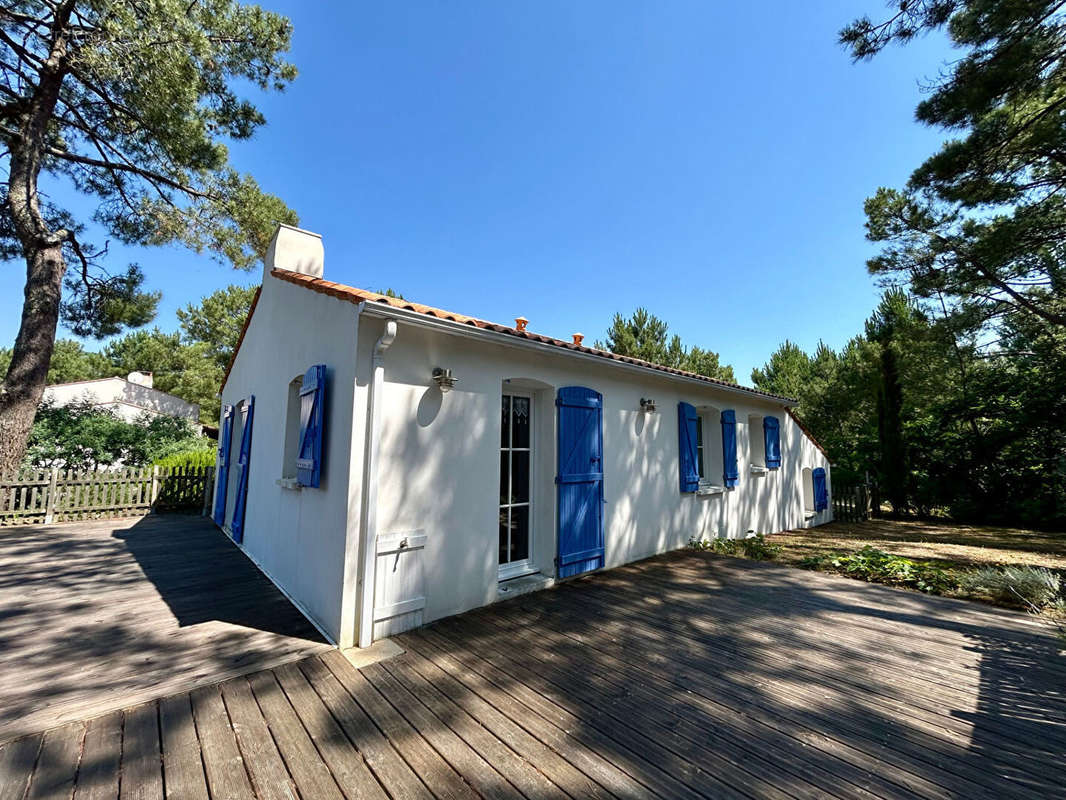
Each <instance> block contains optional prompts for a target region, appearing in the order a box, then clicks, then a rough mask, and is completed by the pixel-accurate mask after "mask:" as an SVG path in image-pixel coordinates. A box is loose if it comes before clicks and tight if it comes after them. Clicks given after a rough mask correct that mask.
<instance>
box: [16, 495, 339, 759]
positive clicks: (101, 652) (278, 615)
mask: <svg viewBox="0 0 1066 800" xmlns="http://www.w3.org/2000/svg"><path fill="white" fill-rule="evenodd" d="M325 649H328V644H327V643H326V642H325V641H324V640H323V639H322V637H321V635H320V634H319V633H318V632H317V631H316V630H315V629H314V627H313V626H312V625H311V624H310V623H309V622H308V621H307V620H306V619H305V618H304V617H303V616H302V615H301V614H300V612H299V611H298V610H297V609H296V608H295V607H294V606H293V605H292V604H291V603H290V602H289V601H288V600H287V599H286V598H285V596H284V595H283V594H282V593H281V592H280V591H278V590H277V588H275V587H274V586H273V584H271V583H270V581H269V580H268V579H267V578H266V577H265V576H264V575H263V574H262V573H261V572H260V571H259V570H258V569H257V568H256V567H255V565H254V564H252V562H251V561H249V560H248V559H247V558H246V557H245V556H244V554H243V553H241V552H240V550H239V549H238V548H237V547H236V546H234V544H233V543H232V542H231V541H229V539H227V538H226V536H225V535H224V534H223V533H221V532H220V531H219V530H217V529H216V528H215V526H214V525H213V524H212V523H211V522H210V521H209V520H206V519H203V518H201V517H188V516H156V517H145V518H143V519H138V520H111V521H108V522H85V523H70V524H63V525H54V526H29V527H25V528H4V529H0V742H3V741H5V740H7V739H11V738H14V737H16V736H19V735H21V734H24V733H33V732H35V731H40V730H44V729H47V728H52V727H55V726H57V725H59V724H61V723H64V722H68V721H77V720H84V719H86V718H91V717H94V716H97V715H101V714H104V713H105V712H108V711H112V710H117V709H121V708H125V707H129V706H132V705H134V704H137V703H140V702H147V701H149V700H152V699H156V698H158V697H160V696H164V695H167V694H176V693H178V692H181V691H186V690H189V689H191V688H194V687H196V686H201V685H207V684H211V683H216V682H218V681H220V680H223V679H225V678H228V677H232V676H235V675H241V674H244V673H246V672H250V671H254V670H257V669H263V668H265V667H269V666H274V665H276V664H280V663H283V662H285V661H290V660H293V659H298V658H300V657H303V656H306V655H309V654H310V653H313V652H321V651H323V650H325Z"/></svg>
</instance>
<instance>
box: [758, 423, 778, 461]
mask: <svg viewBox="0 0 1066 800" xmlns="http://www.w3.org/2000/svg"><path fill="white" fill-rule="evenodd" d="M762 428H763V438H764V439H765V440H766V466H767V467H768V468H769V469H777V468H778V467H780V466H781V423H780V422H779V421H778V419H777V417H763V418H762Z"/></svg>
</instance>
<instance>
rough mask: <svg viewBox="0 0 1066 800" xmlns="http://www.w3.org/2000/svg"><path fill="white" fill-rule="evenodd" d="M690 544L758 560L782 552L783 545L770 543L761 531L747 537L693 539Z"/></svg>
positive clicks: (696, 548) (715, 551)
mask: <svg viewBox="0 0 1066 800" xmlns="http://www.w3.org/2000/svg"><path fill="white" fill-rule="evenodd" d="M688 546H689V547H690V548H691V549H693V550H702V551H707V550H710V551H711V552H713V553H718V554H720V555H724V556H744V557H745V558H753V559H755V560H756V561H766V560H768V559H771V558H774V557H775V556H776V555H777V554H778V553H780V552H781V545H777V544H770V543H769V542H767V541H766V536H765V535H763V534H761V533H757V534H755V535H754V536H749V537H748V538H746V539H718V538H714V539H692V540H691V541H690V542H689V543H688Z"/></svg>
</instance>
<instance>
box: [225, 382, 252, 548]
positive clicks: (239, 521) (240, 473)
mask: <svg viewBox="0 0 1066 800" xmlns="http://www.w3.org/2000/svg"><path fill="white" fill-rule="evenodd" d="M242 411H243V414H244V426H243V427H242V428H241V449H240V453H239V454H238V456H237V494H236V497H235V498H234V501H233V519H232V520H230V523H229V529H230V533H232V534H233V541H235V542H238V543H240V542H242V541H244V512H245V509H246V508H247V507H248V467H249V466H250V464H251V460H252V419H253V416H254V414H255V395H254V394H252V395H249V396H248V399H247V400H246V401H245V403H244V408H243V409H242Z"/></svg>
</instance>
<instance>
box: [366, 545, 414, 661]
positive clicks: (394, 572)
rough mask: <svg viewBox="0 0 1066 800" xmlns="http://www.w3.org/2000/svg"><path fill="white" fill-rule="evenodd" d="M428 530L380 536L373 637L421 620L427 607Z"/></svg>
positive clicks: (392, 632)
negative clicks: (426, 564) (426, 563)
mask: <svg viewBox="0 0 1066 800" xmlns="http://www.w3.org/2000/svg"><path fill="white" fill-rule="evenodd" d="M425 552H426V534H425V532H424V531H420V530H418V531H409V532H406V533H388V534H383V535H381V536H379V537H378V542H377V559H376V560H375V569H374V639H375V640H377V639H387V638H388V637H390V636H395V635H396V634H398V633H402V632H403V631H406V630H410V629H411V628H417V627H419V626H420V625H421V624H422V613H423V610H424V609H425V607H426V591H425V586H426V581H425V565H424V560H425Z"/></svg>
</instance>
